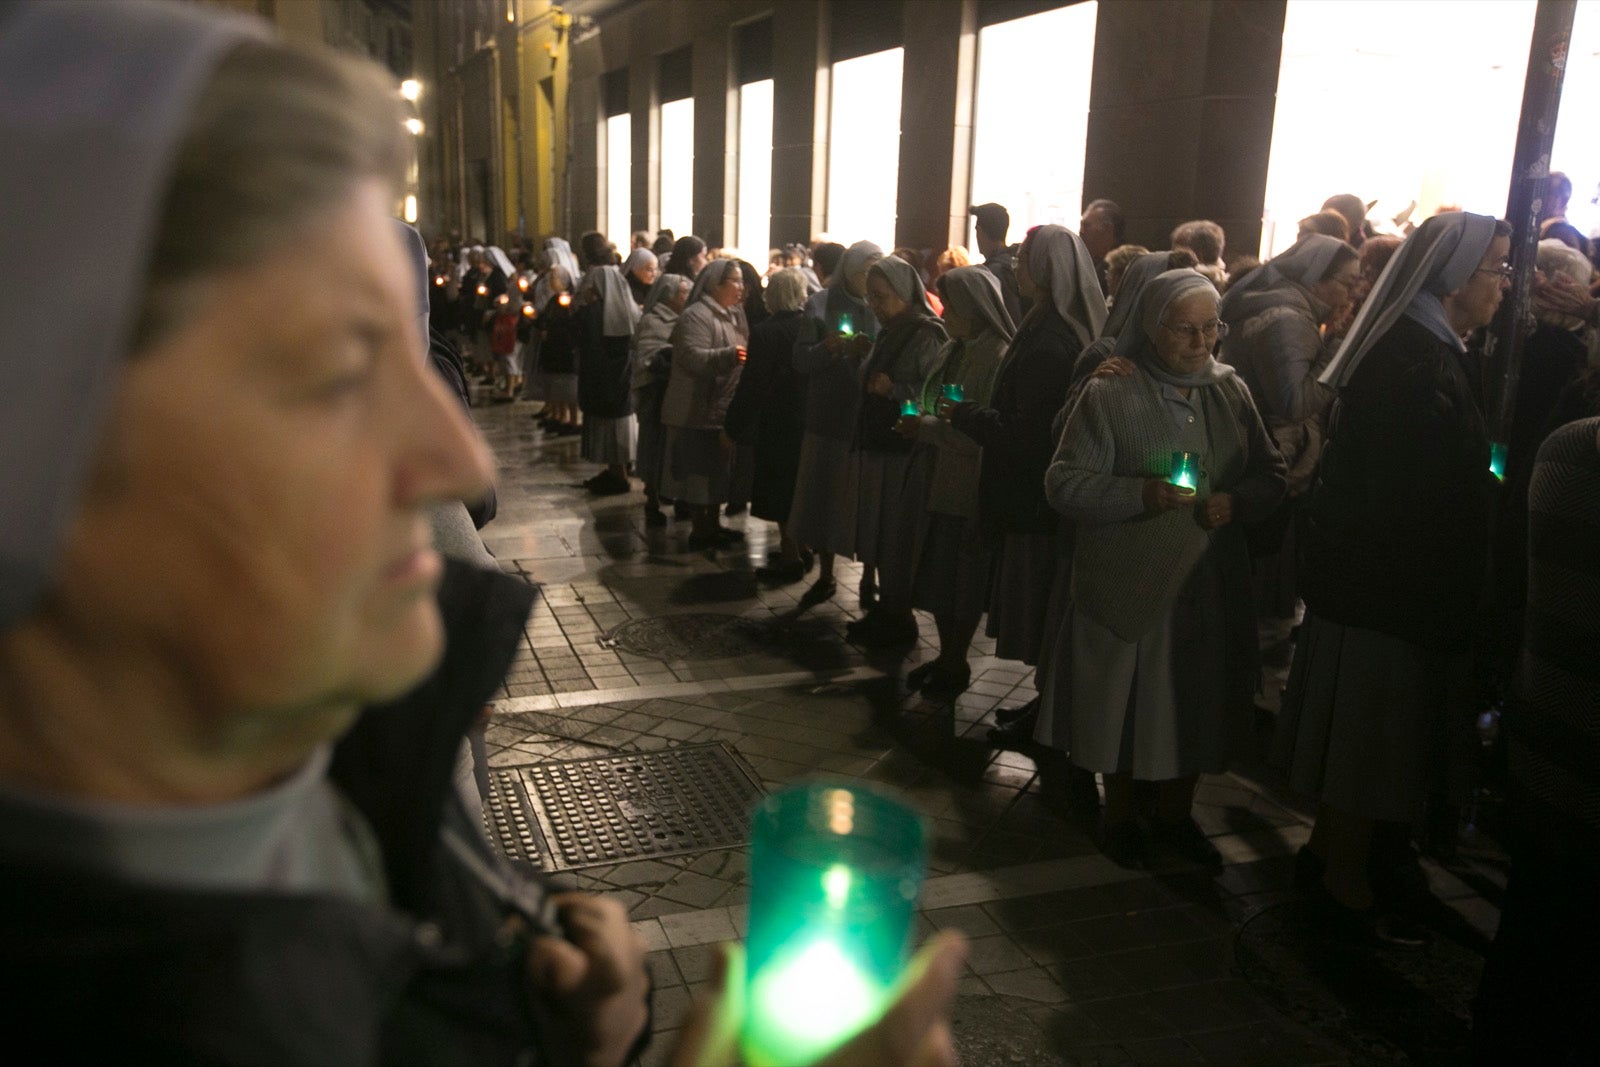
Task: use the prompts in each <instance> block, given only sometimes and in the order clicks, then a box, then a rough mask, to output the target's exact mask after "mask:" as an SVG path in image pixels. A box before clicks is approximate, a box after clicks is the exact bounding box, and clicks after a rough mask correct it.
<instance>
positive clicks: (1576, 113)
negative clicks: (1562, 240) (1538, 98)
mask: <svg viewBox="0 0 1600 1067" xmlns="http://www.w3.org/2000/svg"><path fill="white" fill-rule="evenodd" d="M1597 125H1600V0H1579V4H1578V10H1577V13H1576V14H1575V15H1574V16H1573V18H1572V43H1571V45H1570V46H1569V47H1568V48H1567V73H1566V76H1565V78H1563V80H1562V82H1561V111H1560V114H1558V115H1557V116H1556V140H1555V145H1554V146H1553V148H1552V149H1551V152H1550V167H1551V169H1552V170H1559V171H1561V172H1562V173H1563V174H1565V175H1566V176H1567V177H1569V178H1571V179H1572V202H1571V203H1570V204H1569V205H1568V206H1567V221H1569V222H1571V223H1572V224H1573V225H1574V226H1576V227H1577V228H1578V229H1579V230H1580V231H1582V232H1583V233H1584V234H1585V235H1587V236H1591V237H1592V236H1594V235H1595V234H1596V233H1597V232H1600V139H1597V138H1596V137H1595V135H1594V131H1595V129H1596V127H1597Z"/></svg>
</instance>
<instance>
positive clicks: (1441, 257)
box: [1320, 211, 1495, 389]
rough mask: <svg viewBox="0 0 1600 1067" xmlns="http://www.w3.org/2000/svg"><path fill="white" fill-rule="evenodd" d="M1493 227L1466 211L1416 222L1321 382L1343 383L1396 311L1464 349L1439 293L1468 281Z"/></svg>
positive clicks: (1491, 237)
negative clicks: (1420, 223)
mask: <svg viewBox="0 0 1600 1067" xmlns="http://www.w3.org/2000/svg"><path fill="white" fill-rule="evenodd" d="M1494 226H1495V220H1494V219H1493V218H1492V217H1490V216H1488V215H1474V214H1471V213H1470V212H1466V211H1451V212H1447V213H1445V214H1443V215H1435V216H1433V218H1431V219H1428V220H1427V221H1425V222H1424V223H1423V224H1422V225H1421V226H1418V227H1417V228H1416V230H1414V231H1413V232H1412V234H1411V236H1409V237H1407V238H1406V239H1405V241H1404V242H1403V243H1402V244H1401V245H1400V247H1399V248H1397V249H1395V252H1394V255H1393V256H1391V257H1390V258H1389V263H1388V266H1386V267H1384V268H1383V273H1382V274H1380V275H1378V280H1377V282H1376V283H1375V284H1374V285H1373V287H1372V292H1371V293H1370V294H1368V296H1367V301H1366V303H1365V304H1362V305H1361V312H1360V314H1358V315H1357V316H1356V321H1355V322H1353V323H1352V324H1351V325H1350V332H1349V333H1348V334H1346V335H1345V338H1344V343H1343V344H1341V345H1340V346H1339V351H1338V352H1337V353H1336V354H1335V355H1334V357H1333V361H1332V362H1330V363H1329V364H1328V369H1327V370H1325V371H1323V372H1322V377H1321V379H1320V380H1321V382H1322V383H1323V384H1324V385H1331V386H1333V387H1334V388H1336V389H1337V388H1339V387H1341V386H1343V385H1344V384H1345V383H1346V382H1348V381H1349V380H1350V376H1351V375H1352V374H1354V373H1355V372H1356V368H1357V367H1359V366H1360V365H1361V361H1362V359H1364V358H1365V357H1366V354H1367V352H1368V350H1370V349H1371V348H1372V346H1373V345H1375V344H1377V343H1378V340H1379V339H1380V338H1382V337H1383V335H1384V334H1386V333H1388V332H1389V330H1390V328H1392V327H1393V326H1394V324H1395V323H1396V322H1398V321H1399V319H1400V316H1401V315H1405V316H1406V317H1408V318H1411V319H1415V320H1416V321H1417V322H1419V323H1421V324H1422V325H1423V326H1425V327H1427V329H1428V332H1430V333H1432V334H1433V335H1434V336H1435V337H1437V338H1439V340H1441V341H1443V342H1445V343H1446V344H1448V345H1450V347H1452V348H1454V349H1455V350H1456V351H1457V352H1465V351H1466V350H1467V347H1466V345H1464V344H1462V342H1461V338H1460V337H1459V336H1457V334H1456V331H1455V329H1454V328H1453V327H1451V325H1450V317H1449V316H1448V315H1446V314H1445V310H1444V304H1443V303H1441V302H1440V300H1439V298H1440V297H1442V296H1446V295H1448V294H1449V293H1452V292H1454V291H1455V290H1457V289H1459V288H1461V287H1462V286H1463V285H1465V284H1467V279H1469V278H1471V277H1472V274H1473V272H1474V271H1476V270H1477V269H1478V264H1479V263H1480V262H1482V260H1483V255H1484V253H1485V252H1487V251H1489V245H1490V244H1491V243H1493V241H1494Z"/></svg>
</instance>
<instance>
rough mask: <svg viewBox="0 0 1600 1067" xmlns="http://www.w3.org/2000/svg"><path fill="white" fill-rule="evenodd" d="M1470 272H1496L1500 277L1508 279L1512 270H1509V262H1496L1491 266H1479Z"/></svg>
mask: <svg viewBox="0 0 1600 1067" xmlns="http://www.w3.org/2000/svg"><path fill="white" fill-rule="evenodd" d="M1472 273H1474V274H1498V275H1500V277H1502V278H1506V279H1508V280H1509V279H1510V277H1511V275H1512V270H1511V264H1509V263H1496V264H1495V265H1494V266H1492V267H1479V268H1478V269H1477V270H1475V271H1473V272H1472Z"/></svg>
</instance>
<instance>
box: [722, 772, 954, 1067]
mask: <svg viewBox="0 0 1600 1067" xmlns="http://www.w3.org/2000/svg"><path fill="white" fill-rule="evenodd" d="M926 864H927V827H926V825H925V824H924V822H923V820H922V818H921V817H920V816H919V815H918V814H917V813H916V812H914V811H913V810H911V809H910V808H909V807H907V806H906V805H904V804H902V803H901V802H899V801H897V800H895V799H893V798H891V797H890V796H888V795H887V794H884V793H881V792H878V791H877V790H874V789H868V788H864V787H862V786H861V785H859V784H857V783H842V782H840V783H835V782H826V781H813V782H807V783H801V784H799V785H795V786H791V787H789V788H787V789H784V790H782V791H780V792H778V793H775V794H773V795H772V796H770V797H768V798H767V799H766V800H765V801H763V802H762V804H761V805H760V806H759V807H758V808H757V809H756V812H755V820H754V828H753V833H752V835H751V841H750V924H749V936H748V938H747V941H746V959H747V968H746V972H745V973H746V984H745V994H746V997H745V1004H746V1012H745V1018H744V1028H743V1034H742V1045H743V1049H744V1055H745V1060H746V1062H747V1063H749V1064H750V1065H751V1067H800V1065H802V1064H808V1063H814V1062H816V1061H817V1060H819V1059H821V1058H822V1057H823V1056H825V1055H827V1054H828V1053H829V1052H831V1051H832V1050H833V1049H835V1048H837V1047H838V1046H839V1045H840V1044H842V1043H843V1042H844V1041H846V1040H847V1039H849V1038H850V1037H851V1036H853V1035H854V1034H856V1033H858V1032H860V1031H861V1030H862V1029H864V1028H866V1027H867V1026H870V1025H871V1024H872V1023H873V1022H875V1021H877V1019H878V1018H879V1017H880V1016H881V1015H882V1014H883V1012H884V1010H885V1009H886V1008H887V1007H888V1002H889V995H890V992H891V990H892V988H893V986H894V984H895V982H896V980H898V979H899V977H900V974H901V972H902V971H903V970H904V968H905V964H906V958H907V952H908V949H909V941H910V934H911V921H912V916H913V909H914V906H915V904H916V899H917V894H918V892H919V891H920V890H921V887H922V878H923V872H924V870H925V868H926Z"/></svg>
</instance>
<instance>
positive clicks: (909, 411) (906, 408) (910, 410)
mask: <svg viewBox="0 0 1600 1067" xmlns="http://www.w3.org/2000/svg"><path fill="white" fill-rule="evenodd" d="M900 414H902V415H921V414H922V412H920V411H918V410H917V402H916V401H915V400H907V401H906V402H905V403H904V404H901V405H900Z"/></svg>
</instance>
